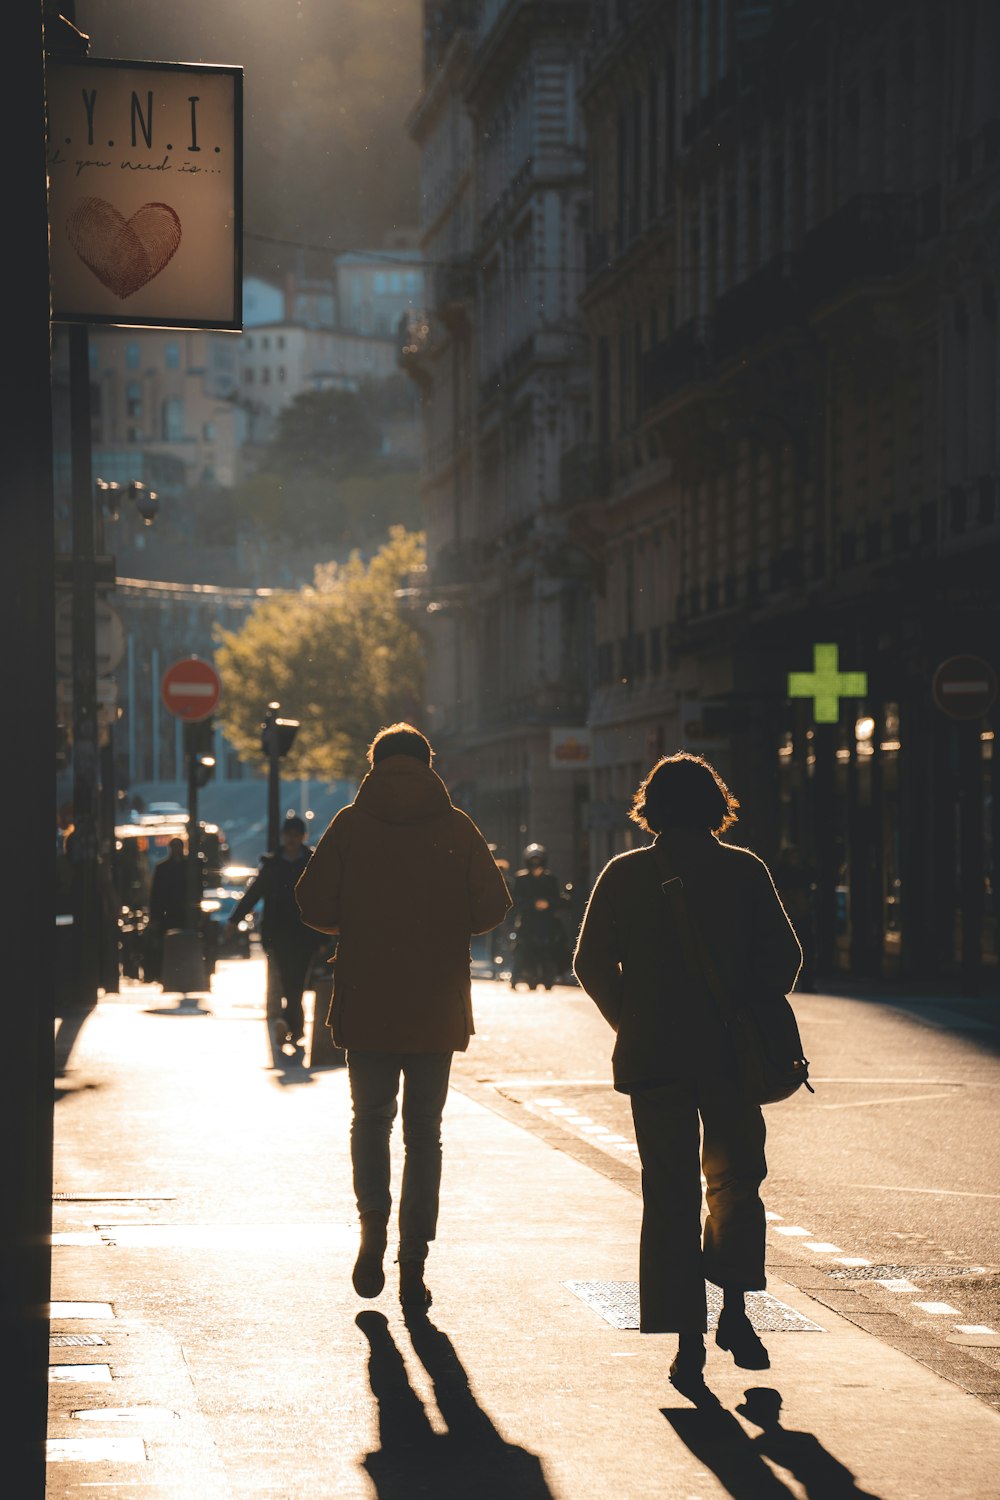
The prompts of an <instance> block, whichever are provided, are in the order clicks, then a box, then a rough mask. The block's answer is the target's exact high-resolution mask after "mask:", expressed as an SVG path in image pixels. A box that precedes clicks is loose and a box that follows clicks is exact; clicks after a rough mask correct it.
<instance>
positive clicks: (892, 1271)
mask: <svg viewBox="0 0 1000 1500" xmlns="http://www.w3.org/2000/svg"><path fill="white" fill-rule="evenodd" d="M985 1274H986V1267H985V1266H951V1265H944V1266H845V1267H844V1268H843V1270H839V1271H828V1272H827V1275H829V1276H832V1277H833V1278H834V1279H835V1280H837V1281H888V1280H890V1279H891V1280H893V1281H897V1280H906V1281H914V1280H920V1279H923V1280H925V1281H928V1280H929V1281H937V1280H938V1278H939V1277H941V1276H984V1275H985Z"/></svg>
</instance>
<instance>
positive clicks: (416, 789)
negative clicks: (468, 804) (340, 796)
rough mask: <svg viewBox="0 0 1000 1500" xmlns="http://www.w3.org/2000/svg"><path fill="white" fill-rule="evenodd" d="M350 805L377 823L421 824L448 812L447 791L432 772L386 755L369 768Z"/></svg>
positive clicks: (409, 758)
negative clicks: (352, 803)
mask: <svg viewBox="0 0 1000 1500" xmlns="http://www.w3.org/2000/svg"><path fill="white" fill-rule="evenodd" d="M354 805H355V807H357V808H358V810H359V811H360V812H364V813H367V815H368V816H369V817H370V818H377V819H378V820H379V822H380V823H422V822H424V820H425V819H427V818H442V817H444V816H445V814H446V813H449V812H450V811H451V808H452V802H451V798H450V797H449V795H448V788H447V787H446V786H445V784H444V782H443V781H442V780H441V778H440V776H439V775H438V774H437V772H436V771H432V770H431V768H430V766H424V765H421V763H420V761H418V760H415V759H414V757H413V756H412V755H389V756H387V757H386V759H385V760H380V761H379V763H378V765H376V766H373V767H372V769H371V770H370V771H369V772H368V775H367V776H366V777H365V779H364V781H363V782H362V783H361V785H360V787H359V788H358V794H357V796H356V797H355V799H354Z"/></svg>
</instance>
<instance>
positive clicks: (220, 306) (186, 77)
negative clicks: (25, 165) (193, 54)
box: [48, 58, 242, 329]
mask: <svg viewBox="0 0 1000 1500" xmlns="http://www.w3.org/2000/svg"><path fill="white" fill-rule="evenodd" d="M48 86H49V139H48V173H49V222H50V227H51V234H52V287H53V301H54V315H55V317H56V319H57V320H62V321H67V322H98V323H100V322H106V323H120V324H126V325H127V324H135V325H145V326H151V327H163V328H191V327H210V328H235V329H238V328H239V327H240V323H241V288H240V238H241V233H242V226H241V223H240V209H241V180H240V179H241V113H242V73H241V70H240V69H239V68H216V67H200V66H193V65H187V64H182V63H169V64H168V63H139V62H121V61H112V60H108V59H99V58H93V59H87V60H85V61H80V62H72V63H62V62H60V63H50V65H49V71H48Z"/></svg>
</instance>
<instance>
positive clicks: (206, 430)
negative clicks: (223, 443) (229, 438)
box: [201, 422, 215, 443]
mask: <svg viewBox="0 0 1000 1500" xmlns="http://www.w3.org/2000/svg"><path fill="white" fill-rule="evenodd" d="M201 435H202V437H203V438H204V439H205V442H206V443H214V442H215V423H214V422H206V423H205V425H204V426H203V427H202V429H201Z"/></svg>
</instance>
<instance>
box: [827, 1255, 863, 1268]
mask: <svg viewBox="0 0 1000 1500" xmlns="http://www.w3.org/2000/svg"><path fill="white" fill-rule="evenodd" d="M836 1259H837V1260H838V1261H839V1262H840V1264H841V1265H842V1266H870V1265H871V1261H870V1260H866V1259H865V1257H864V1256H863V1255H838V1256H836Z"/></svg>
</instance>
